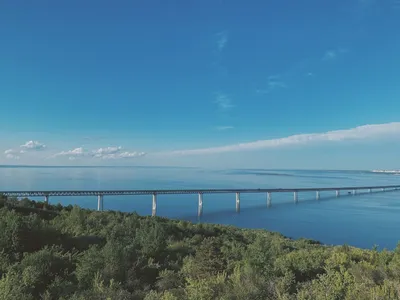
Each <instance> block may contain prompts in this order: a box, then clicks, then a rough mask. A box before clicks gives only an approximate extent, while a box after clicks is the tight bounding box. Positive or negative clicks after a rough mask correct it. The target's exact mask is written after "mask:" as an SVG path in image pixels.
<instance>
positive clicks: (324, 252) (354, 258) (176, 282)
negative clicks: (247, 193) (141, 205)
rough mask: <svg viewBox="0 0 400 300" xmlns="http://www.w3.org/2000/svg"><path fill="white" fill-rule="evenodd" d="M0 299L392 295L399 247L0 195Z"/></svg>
mask: <svg viewBox="0 0 400 300" xmlns="http://www.w3.org/2000/svg"><path fill="white" fill-rule="evenodd" d="M0 232H1V234H0V273H1V279H0V299H4V300H5V299H7V300H9V299H18V300H19V299H24V300H30V299H43V300H50V299H65V300H66V299H71V300H78V299H79V300H88V299H89V300H91V299H93V300H94V299H96V300H97V299H105V300H106V299H112V300H113V299H116V300H124V299H144V300H156V299H160V300H174V299H183V300H185V299H188V300H189V299H190V300H191V299H193V300H195V299H196V300H197V299H198V300H200V299H201V300H208V299H210V300H211V299H226V300H230V299H232V300H233V299H238V300H239V299H240V300H241V299H281V300H283V299H285V300H290V299H313V300H314V299H329V300H335V299H363V300H364V299H365V300H366V299H374V300H376V299H385V300H387V299H399V298H400V297H399V296H400V247H397V248H396V249H395V250H394V251H387V250H382V251H378V250H377V249H376V248H372V249H368V250H366V249H359V248H354V247H350V246H348V245H342V246H326V245H322V244H321V243H319V242H316V241H312V240H307V239H298V240H292V239H289V238H287V237H284V236H282V235H281V234H279V233H274V232H269V231H266V230H250V229H240V228H235V227H230V226H221V225H212V224H201V223H199V224H194V223H190V222H186V221H179V220H170V219H165V218H161V217H150V216H149V217H147V216H139V215H138V214H136V213H122V212H117V211H104V212H98V211H92V210H87V209H83V208H80V207H78V206H67V207H63V206H62V205H60V204H59V205H46V206H45V204H44V203H43V202H35V201H31V200H29V199H22V200H18V199H15V198H7V197H5V196H0Z"/></svg>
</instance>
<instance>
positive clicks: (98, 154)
mask: <svg viewBox="0 0 400 300" xmlns="http://www.w3.org/2000/svg"><path fill="white" fill-rule="evenodd" d="M121 150H122V147H121V146H119V147H106V148H99V149H97V150H94V151H93V155H94V157H103V156H105V155H110V154H116V153H118V152H120V151H121Z"/></svg>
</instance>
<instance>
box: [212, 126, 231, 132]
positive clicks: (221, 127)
mask: <svg viewBox="0 0 400 300" xmlns="http://www.w3.org/2000/svg"><path fill="white" fill-rule="evenodd" d="M233 128H234V127H233V126H217V127H216V128H215V129H217V130H218V131H225V130H230V129H233Z"/></svg>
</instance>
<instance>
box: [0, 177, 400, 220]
mask: <svg viewBox="0 0 400 300" xmlns="http://www.w3.org/2000/svg"><path fill="white" fill-rule="evenodd" d="M399 189H400V185H386V186H348V187H323V188H318V187H315V188H272V189H261V188H260V189H181V190H179V189H178V190H88V191H82V190H81V191H73V190H71V191H0V195H4V196H8V197H44V201H45V203H46V204H48V203H49V198H50V197H62V196H73V197H75V196H97V210H98V211H102V210H103V203H104V196H130V195H133V196H135V195H136V196H137V195H151V196H152V197H153V201H152V216H155V215H156V213H157V195H181V194H197V195H198V216H201V215H202V214H203V195H204V194H235V195H236V202H235V203H236V212H240V194H242V193H265V194H266V202H267V206H268V207H270V206H271V205H272V193H293V199H294V202H295V203H297V202H298V193H301V192H315V193H316V199H317V200H319V199H320V193H321V192H335V193H336V197H339V196H340V192H341V191H347V192H348V193H351V194H353V195H355V194H357V192H359V191H367V192H368V193H372V192H373V191H382V192H384V191H393V190H399Z"/></svg>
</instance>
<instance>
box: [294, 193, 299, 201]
mask: <svg viewBox="0 0 400 300" xmlns="http://www.w3.org/2000/svg"><path fill="white" fill-rule="evenodd" d="M293 200H294V203H297V202H298V201H299V199H298V197H297V192H294V193H293Z"/></svg>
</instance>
